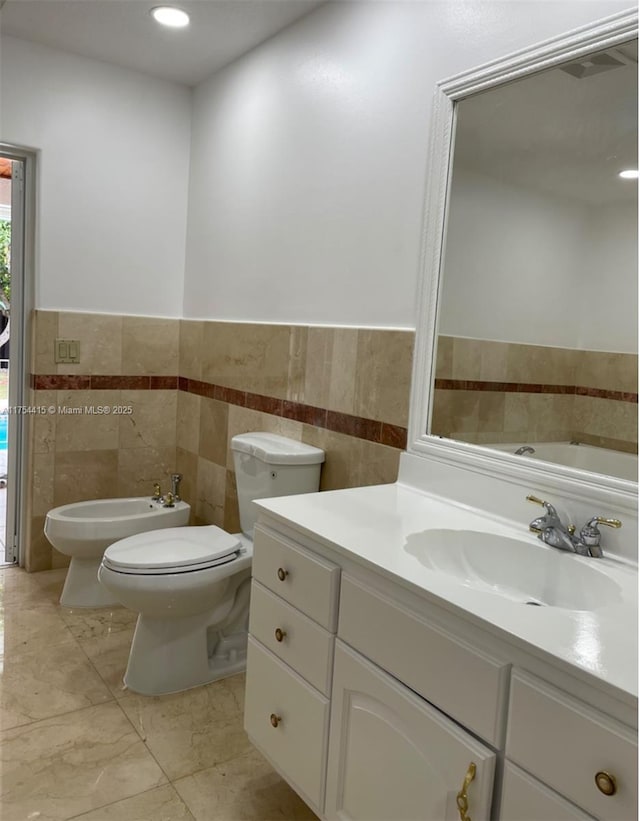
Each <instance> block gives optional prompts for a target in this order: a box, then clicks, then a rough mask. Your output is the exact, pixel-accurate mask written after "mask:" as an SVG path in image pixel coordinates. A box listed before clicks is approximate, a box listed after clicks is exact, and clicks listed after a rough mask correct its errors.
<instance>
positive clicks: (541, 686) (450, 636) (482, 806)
mask: <svg viewBox="0 0 640 821" xmlns="http://www.w3.org/2000/svg"><path fill="white" fill-rule="evenodd" d="M280 531H282V532H280ZM253 573H254V578H253V587H252V600H251V613H250V626H249V632H250V637H249V649H248V657H247V695H246V708H245V728H246V730H247V732H248V734H249V737H250V738H251V740H252V741H253V743H254V744H255V745H256V746H257V747H258V748H259V749H260V750H261V751H262V752H263V753H264V754H265V755H266V756H267V758H268V759H269V760H270V761H271V763H272V764H273V765H274V767H275V768H276V769H277V770H278V771H279V772H280V773H281V774H282V775H283V777H284V778H285V779H286V780H287V781H288V782H289V783H290V784H291V786H292V787H293V788H294V789H295V790H296V791H297V792H298V793H299V794H300V795H301V796H302V798H303V799H304V800H305V801H306V802H307V803H308V804H309V805H310V806H311V808H312V809H313V810H314V811H315V812H316V813H317V814H318V815H319V816H320V817H321V818H323V819H327V821H458V819H465V821H489V819H491V821H630V819H632V818H636V817H637V741H636V733H635V732H634V730H633V729H632V728H631V727H630V726H627V725H626V724H624V723H622V722H621V721H619V720H617V719H616V718H612V717H611V716H610V715H608V714H607V713H606V712H604V710H602V709H597V706H602V704H603V703H604V704H607V702H606V700H605V702H600V701H598V698H597V692H596V691H595V690H593V689H591V688H590V686H589V685H585V684H584V683H583V682H581V681H580V679H579V678H577V679H573V678H571V674H570V673H569V674H568V677H567V673H566V672H565V673H563V672H558V671H557V670H556V668H554V667H553V666H552V665H548V664H546V662H543V661H541V660H540V659H539V658H538V657H536V656H535V655H533V654H530V653H529V652H528V651H527V649H524V650H523V649H517V648H514V647H513V645H511V644H508V643H506V642H505V641H504V640H502V639H499V638H498V637H496V636H495V635H494V634H493V633H491V631H490V629H487V628H485V627H484V625H479V624H477V623H476V624H472V623H471V622H469V621H467V620H466V619H465V618H464V615H463V616H462V617H461V615H460V614H459V613H453V612H451V611H450V610H448V609H445V608H444V607H442V606H441V605H440V604H439V603H435V602H434V601H429V600H428V599H426V598H423V597H421V596H419V595H416V594H415V593H414V592H409V591H408V590H407V589H406V588H405V587H404V586H403V585H402V584H400V583H398V582H397V581H395V580H394V577H393V576H390V575H389V574H383V573H379V572H378V571H377V570H376V569H375V568H373V567H372V566H369V567H364V566H363V565H361V564H358V563H356V562H354V561H352V560H351V559H350V557H349V554H348V552H347V551H346V550H345V551H339V552H338V551H334V550H333V549H331V548H330V547H327V546H325V545H324V544H322V543H321V542H320V541H318V542H317V543H316V541H315V540H314V539H313V538H312V537H311V536H308V535H303V534H300V536H299V537H298V535H297V532H296V531H295V529H293V528H289V527H288V525H287V523H286V522H284V521H279V520H276V519H273V520H272V519H271V518H270V517H269V516H267V515H264V516H263V518H262V520H261V524H260V525H259V526H258V527H257V528H256V535H255V540H254V562H253ZM543 675H544V676H545V678H543V677H542V676H543ZM547 679H549V680H547ZM572 682H573V685H572ZM585 687H586V689H585ZM574 689H575V690H577V692H576V693H574ZM592 692H593V693H594V695H595V696H596V698H595V699H594V700H595V701H596V702H597V704H596V705H595V706H594V705H592V704H588V703H587V701H589V700H590V693H592ZM585 694H586V695H585ZM578 695H579V696H581V697H578ZM585 698H586V699H587V701H585V700H584V699H585ZM615 710H618V708H617V707H615ZM623 712H624V711H623ZM624 716H625V718H627V716H629V718H628V721H629V724H631V723H632V721H633V719H632V717H631V714H630V713H629V712H628V711H626V712H624ZM598 774H600V775H598ZM596 777H597V778H598V779H599V782H598V783H599V786H598V783H596V780H597V778H596ZM608 784H609V785H613V788H612V789H613V794H611V795H605V792H606V791H607V785H608ZM602 790H604V792H603V791H602Z"/></svg>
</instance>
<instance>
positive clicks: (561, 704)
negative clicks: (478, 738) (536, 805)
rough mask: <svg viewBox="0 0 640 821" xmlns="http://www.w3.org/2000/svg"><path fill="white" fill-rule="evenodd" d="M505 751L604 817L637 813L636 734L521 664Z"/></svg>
mask: <svg viewBox="0 0 640 821" xmlns="http://www.w3.org/2000/svg"><path fill="white" fill-rule="evenodd" d="M506 755H507V758H508V759H509V760H510V761H513V762H514V763H516V764H518V765H520V767H522V768H523V769H525V770H527V771H528V772H529V773H531V774H532V775H533V776H535V777H537V778H538V779H540V781H542V782H543V783H545V784H547V785H548V786H549V787H551V788H553V789H554V790H557V791H559V792H561V793H562V794H563V795H564V796H566V797H567V798H568V799H570V800H571V801H573V802H575V804H577V805H578V806H580V807H581V808H582V809H584V810H585V811H586V812H587V813H591V814H592V815H593V816H595V817H596V818H599V819H602V821H628V819H630V818H636V817H637V813H638V808H637V802H638V788H637V782H638V746H637V738H636V734H635V733H633V732H632V731H631V730H630V729H629V728H628V727H625V726H624V725H622V724H620V723H619V722H617V721H615V720H614V719H612V718H610V717H609V716H607V715H605V714H603V713H602V712H600V711H599V710H595V709H593V708H592V707H590V706H589V705H588V704H584V703H583V702H581V701H580V700H579V699H576V698H573V697H572V696H571V695H570V694H568V693H564V692H562V691H561V690H559V689H558V688H556V687H553V686H552V685H550V684H548V683H547V682H544V681H542V680H540V679H539V678H537V677H536V676H533V675H531V674H530V673H527V672H524V671H520V670H516V671H514V673H513V675H512V677H511V697H510V706H509V721H508V732H507V742H506ZM507 817H508V816H505V818H507Z"/></svg>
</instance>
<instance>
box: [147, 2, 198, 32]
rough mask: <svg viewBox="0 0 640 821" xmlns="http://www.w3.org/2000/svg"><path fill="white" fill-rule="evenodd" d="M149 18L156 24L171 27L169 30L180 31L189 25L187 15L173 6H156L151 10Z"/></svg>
mask: <svg viewBox="0 0 640 821" xmlns="http://www.w3.org/2000/svg"><path fill="white" fill-rule="evenodd" d="M151 16H152V17H153V19H154V20H156V21H157V22H158V23H161V24H162V25H163V26H171V28H175V29H181V28H184V26H188V25H189V15H188V14H187V12H186V11H182V9H176V8H174V7H173V6H156V7H155V8H154V9H151Z"/></svg>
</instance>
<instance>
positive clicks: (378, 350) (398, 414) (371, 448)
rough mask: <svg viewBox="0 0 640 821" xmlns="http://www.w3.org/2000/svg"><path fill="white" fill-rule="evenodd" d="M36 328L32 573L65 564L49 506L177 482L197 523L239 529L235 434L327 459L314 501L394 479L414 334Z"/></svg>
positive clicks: (39, 314) (175, 326)
mask: <svg viewBox="0 0 640 821" xmlns="http://www.w3.org/2000/svg"><path fill="white" fill-rule="evenodd" d="M32 325H33V328H32V338H33V348H32V350H33V361H32V390H31V396H30V404H31V405H32V406H37V407H40V408H43V409H44V410H45V412H44V413H42V414H37V415H33V416H30V417H29V420H30V423H31V425H30V453H31V455H30V467H29V475H30V478H31V481H30V482H29V483H28V484H29V487H30V492H31V495H30V498H29V499H28V501H27V504H28V509H29V529H30V533H29V534H27V538H26V540H25V542H26V544H28V545H29V548H28V551H27V556H26V566H27V569H28V570H44V569H48V568H51V567H56V566H59V565H61V564H64V563H65V562H66V557H64V556H61V555H60V554H58V553H57V552H56V551H55V550H54V549H53V548H51V546H50V545H49V543H48V542H47V540H46V539H45V537H44V534H43V530H42V529H43V525H44V518H45V515H46V513H47V511H48V510H49V509H50V508H51V507H54V506H57V505H61V504H65V503H68V502H72V501H78V500H82V499H91V498H94V499H95V498H101V497H102V498H104V497H114V496H125V495H136V496H137V495H147V494H150V493H151V489H152V487H153V483H154V482H155V481H161V482H162V485H163V490H166V489H167V488H168V479H167V477H168V474H170V473H172V472H174V470H176V469H177V470H178V471H179V472H180V473H182V474H183V475H184V479H183V483H182V496H183V498H185V499H186V500H187V501H188V502H189V503H190V504H191V506H192V520H193V522H194V523H196V524H205V523H206V524H217V525H220V526H221V527H224V528H225V529H227V530H230V531H232V532H233V531H234V530H237V529H239V522H238V508H237V498H236V486H235V474H234V470H233V460H232V457H231V451H230V449H229V440H230V438H231V437H232V436H233V435H235V434H236V433H241V432H247V431H252V430H266V431H272V432H276V433H280V434H282V435H284V436H289V437H291V438H294V439H298V440H302V441H305V442H308V443H310V444H313V445H317V446H318V447H321V448H323V449H324V450H325V452H326V463H325V465H324V467H323V470H322V479H321V487H322V489H323V490H330V489H337V488H344V487H354V486H358V485H367V484H378V483H384V482H393V481H395V479H396V476H397V469H398V460H399V455H400V453H401V451H402V450H403V449H404V448H405V445H406V426H407V418H408V408H409V393H410V383H411V361H412V351H413V333H412V332H410V331H393V330H379V329H351V328H329V327H327V328H325V327H323V328H318V327H306V326H299V325H267V324H254V323H223V322H208V321H191V320H175V319H156V318H147V317H130V316H111V315H103V314H82V313H72V312H53V311H36V312H34V315H33V319H32ZM58 337H59V338H65V339H79V340H80V343H81V357H80V363H79V364H77V365H56V364H55V363H54V360H53V353H54V340H55V339H56V338H58ZM105 407H108V408H109V409H111V411H112V412H111V413H109V414H108V415H107V414H103V413H102V414H101V413H99V412H98V411H97V410H95V411H94V413H90V412H88V410H87V409H90V408H94V409H98V408H105ZM50 408H52V409H54V412H49V409H50ZM114 408H120V409H124V411H125V412H124V413H116V412H114V411H113V409H114ZM128 408H131V409H132V412H131V413H128V412H127V409H128ZM73 410H77V411H78V412H77V413H74V412H69V411H73Z"/></svg>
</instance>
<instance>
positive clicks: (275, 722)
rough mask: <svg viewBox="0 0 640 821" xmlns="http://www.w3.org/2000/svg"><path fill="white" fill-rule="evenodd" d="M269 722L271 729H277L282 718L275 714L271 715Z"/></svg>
mask: <svg viewBox="0 0 640 821" xmlns="http://www.w3.org/2000/svg"><path fill="white" fill-rule="evenodd" d="M269 721H270V722H271V726H272V727H277V726H278V724H280V722H281V721H282V718H280V716H277V715H276V714H275V713H271V715H270V716H269Z"/></svg>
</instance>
